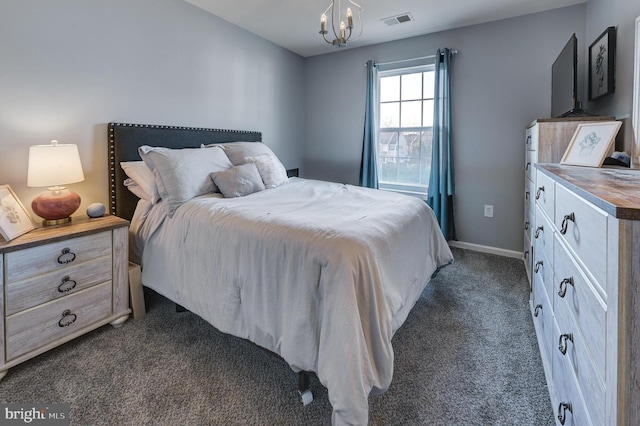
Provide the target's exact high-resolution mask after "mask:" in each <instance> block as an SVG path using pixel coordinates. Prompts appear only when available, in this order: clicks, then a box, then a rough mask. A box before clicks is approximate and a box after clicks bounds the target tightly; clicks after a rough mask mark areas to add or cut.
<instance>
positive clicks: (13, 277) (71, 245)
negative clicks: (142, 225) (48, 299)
mask: <svg viewBox="0 0 640 426" xmlns="http://www.w3.org/2000/svg"><path fill="white" fill-rule="evenodd" d="M111 255H112V253H111V232H101V233H98V234H94V235H87V236H84V237H77V238H71V239H68V240H65V241H59V242H55V243H51V244H45V245H42V246H38V247H32V248H28V249H25V250H20V251H15V252H10V253H7V254H6V255H5V262H6V265H5V268H6V283H12V282H15V281H20V280H24V279H26V278H30V277H34V276H36V275H42V274H46V273H48V272H52V271H56V270H62V269H64V268H68V267H70V266H72V265H77V264H79V263H84V262H87V261H89V260H92V259H96V258H98V257H103V256H111Z"/></svg>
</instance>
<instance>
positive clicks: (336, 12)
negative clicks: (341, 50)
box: [320, 0, 362, 47]
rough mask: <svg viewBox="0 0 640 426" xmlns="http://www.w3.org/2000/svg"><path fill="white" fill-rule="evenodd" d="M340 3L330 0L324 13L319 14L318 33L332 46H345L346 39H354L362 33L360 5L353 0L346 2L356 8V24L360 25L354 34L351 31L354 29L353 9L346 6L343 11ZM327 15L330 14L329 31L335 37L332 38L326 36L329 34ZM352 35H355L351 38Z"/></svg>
mask: <svg viewBox="0 0 640 426" xmlns="http://www.w3.org/2000/svg"><path fill="white" fill-rule="evenodd" d="M341 3H342V2H341V1H338V2H337V4H336V2H335V1H333V0H332V1H331V2H329V6H327V8H326V9H325V11H324V13H323V14H322V15H320V34H322V38H323V39H324V41H325V42H327V43H329V44H333V46H335V47H343V46H346V45H347V41H348V40H356V39H358V38H360V36H361V35H362V17H361V12H362V6H360V5H359V4H357V3H355V2H354V1H353V0H348V3H350V4H351V5H352V6H354V7H355V8H356V9H355V12H356V14H357V21H358V23H357V25H358V26H359V27H360V28H359V33H358V34H357V35H356V34H353V33H352V32H353V30H354V23H353V13H354V9H352V8H351V7H348V8H347V9H346V11H345V10H343V9H342V5H341ZM327 15H331V22H330V24H331V32H332V33H333V37H335V38H334V39H333V40H331V39H330V38H327V34H329V31H328V30H327V20H328V16H327ZM343 17H346V19H343ZM345 21H346V23H345ZM338 22H339V25H338ZM352 35H356V37H354V38H353V39H352V38H351V36H352Z"/></svg>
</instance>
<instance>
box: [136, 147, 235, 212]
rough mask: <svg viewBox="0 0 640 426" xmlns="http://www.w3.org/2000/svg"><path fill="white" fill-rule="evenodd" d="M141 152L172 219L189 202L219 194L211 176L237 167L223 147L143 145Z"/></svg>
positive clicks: (139, 149) (139, 150) (140, 148)
mask: <svg viewBox="0 0 640 426" xmlns="http://www.w3.org/2000/svg"><path fill="white" fill-rule="evenodd" d="M138 152H139V153H140V157H142V160H143V161H144V162H145V164H146V165H147V166H148V167H149V168H150V169H151V171H152V172H153V174H154V177H155V181H156V184H157V185H158V192H159V193H160V198H162V199H163V200H164V202H165V203H166V208H167V214H168V215H169V217H172V216H173V213H174V212H175V210H176V209H177V208H178V207H180V205H182V203H184V202H185V201H188V200H190V199H192V198H193V197H197V196H198V195H203V194H207V193H210V192H218V188H217V187H216V186H215V185H214V183H213V181H212V180H211V179H210V178H209V174H210V173H211V172H216V171H222V170H226V169H229V168H231V167H233V164H231V162H230V161H229V159H228V158H227V156H226V155H225V153H224V151H223V150H222V149H221V148H209V149H200V148H182V149H170V148H161V147H151V146H148V145H143V146H141V147H139V148H138Z"/></svg>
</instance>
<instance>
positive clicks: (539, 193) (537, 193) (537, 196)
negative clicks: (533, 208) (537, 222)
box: [536, 186, 544, 200]
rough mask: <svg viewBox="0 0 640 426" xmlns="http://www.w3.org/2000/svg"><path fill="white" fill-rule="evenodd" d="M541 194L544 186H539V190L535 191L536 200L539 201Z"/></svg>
mask: <svg viewBox="0 0 640 426" xmlns="http://www.w3.org/2000/svg"><path fill="white" fill-rule="evenodd" d="M543 192H544V186H541V187H540V188H538V190H537V191H536V200H539V199H540V196H541V195H542V193H543Z"/></svg>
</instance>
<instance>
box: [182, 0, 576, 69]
mask: <svg viewBox="0 0 640 426" xmlns="http://www.w3.org/2000/svg"><path fill="white" fill-rule="evenodd" d="M185 1H187V2H189V3H191V4H193V5H195V6H198V7H200V8H201V9H204V10H206V11H208V12H211V13H212V14H214V15H216V16H218V17H220V18H222V19H224V20H226V21H228V22H231V23H232V24H235V25H237V26H239V27H241V28H244V29H245V30H247V31H249V32H252V33H254V34H256V35H258V36H260V37H262V38H265V39H267V40H269V41H271V42H273V43H275V44H277V45H279V46H282V47H284V48H285V49H288V50H291V51H292V52H295V53H297V54H298V55H300V56H303V57H307V56H314V55H320V54H323V53H331V52H335V51H336V50H337V49H349V48H354V47H362V46H366V45H369V44H376V43H382V42H386V41H392V40H399V39H403V38H407V37H413V36H417V35H423V34H429V33H434V32H438V31H444V30H450V29H453V28H460V27H464V26H467V25H474V24H481V23H485V22H490V21H495V20H498V19H505V18H513V17H515V16H521V15H526V14H529V13H536V12H542V11H545V10H550V9H557V8H560V7H565V6H571V5H575V4H579V3H586V2H587V1H588V0H359V1H358V0H356V3H358V4H360V5H361V6H362V8H363V11H362V21H363V25H364V31H363V33H362V37H360V38H359V39H357V40H355V41H353V39H352V40H350V41H349V42H348V44H347V46H346V47H342V48H335V47H333V46H332V45H330V44H327V43H325V42H324V41H323V39H322V36H321V35H320V34H319V33H318V32H319V30H320V15H321V14H322V12H323V11H324V10H325V9H326V8H327V6H328V5H329V2H330V1H329V0H313V1H309V0H243V1H237V0H235V1H232V0H185ZM338 1H339V0H336V6H337V4H338ZM340 1H342V9H343V10H346V8H347V5H349V2H348V0H340ZM351 8H352V9H353V10H354V13H355V9H356V8H355V7H353V6H351ZM407 12H408V13H410V14H411V15H412V16H413V20H412V21H410V22H406V23H402V24H396V25H392V26H389V25H387V24H385V23H384V19H385V18H388V17H392V16H396V15H400V14H405V13H407ZM343 13H344V12H343ZM329 21H330V19H329ZM354 23H357V20H356V19H354ZM328 29H329V32H330V33H331V29H330V28H328ZM357 33H358V30H357V27H356V29H354V37H355V36H356V35H357ZM327 37H328V36H327Z"/></svg>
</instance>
